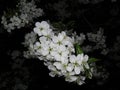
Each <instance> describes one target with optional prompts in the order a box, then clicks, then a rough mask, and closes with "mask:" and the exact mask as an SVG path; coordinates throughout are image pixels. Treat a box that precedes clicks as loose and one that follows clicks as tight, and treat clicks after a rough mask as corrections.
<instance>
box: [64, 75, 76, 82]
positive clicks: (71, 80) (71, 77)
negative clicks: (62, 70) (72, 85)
mask: <svg viewBox="0 0 120 90" xmlns="http://www.w3.org/2000/svg"><path fill="white" fill-rule="evenodd" d="M77 79H78V77H77V76H68V77H66V78H65V81H69V82H74V81H76V80H77Z"/></svg>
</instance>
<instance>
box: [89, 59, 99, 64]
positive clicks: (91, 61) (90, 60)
mask: <svg viewBox="0 0 120 90" xmlns="http://www.w3.org/2000/svg"><path fill="white" fill-rule="evenodd" d="M96 61H98V59H97V58H90V59H89V60H88V63H89V64H90V63H93V62H96Z"/></svg>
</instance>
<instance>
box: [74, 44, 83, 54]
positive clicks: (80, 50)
mask: <svg viewBox="0 0 120 90" xmlns="http://www.w3.org/2000/svg"><path fill="white" fill-rule="evenodd" d="M75 50H76V54H77V55H78V54H81V53H83V51H82V49H81V47H80V45H79V44H75Z"/></svg>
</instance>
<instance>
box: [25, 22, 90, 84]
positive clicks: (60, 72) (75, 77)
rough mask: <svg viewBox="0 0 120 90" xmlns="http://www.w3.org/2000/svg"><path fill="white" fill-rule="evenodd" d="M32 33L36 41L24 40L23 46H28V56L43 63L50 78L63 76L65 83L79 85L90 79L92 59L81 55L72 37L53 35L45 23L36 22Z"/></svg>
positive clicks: (61, 33)
mask: <svg viewBox="0 0 120 90" xmlns="http://www.w3.org/2000/svg"><path fill="white" fill-rule="evenodd" d="M33 33H35V34H36V36H37V37H36V38H34V39H36V41H35V40H33V42H29V40H27V39H28V38H26V40H25V41H28V43H29V44H28V43H25V42H24V44H25V45H27V46H29V53H30V55H33V56H36V57H37V58H39V59H40V60H43V61H44V64H45V65H46V66H47V67H48V69H49V70H50V73H49V75H50V76H52V77H55V76H56V75H57V76H63V77H65V80H66V81H68V82H77V83H78V84H79V85H81V84H83V83H84V81H85V79H86V78H92V67H90V62H91V61H92V59H90V57H89V56H88V55H86V54H84V53H83V51H82V50H81V48H80V46H79V44H78V43H76V40H75V38H74V36H68V35H67V34H66V32H65V31H62V32H60V33H55V32H54V30H53V29H52V27H51V26H50V24H49V23H48V22H46V21H42V22H36V23H35V28H34V32H32V33H30V34H32V35H33ZM30 34H27V37H29V35H30ZM29 39H30V38H29ZM81 41H82V40H81ZM26 56H27V54H26ZM90 60H91V61H90Z"/></svg>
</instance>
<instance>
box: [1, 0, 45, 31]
mask: <svg viewBox="0 0 120 90" xmlns="http://www.w3.org/2000/svg"><path fill="white" fill-rule="evenodd" d="M16 8H17V9H18V10H17V12H15V14H14V15H7V13H8V12H4V15H3V16H2V21H1V23H2V24H3V26H4V28H5V29H7V32H11V31H12V30H14V29H20V28H21V27H25V25H28V24H30V23H31V22H32V21H33V19H34V18H37V17H40V16H42V15H43V10H42V9H41V8H37V6H36V5H35V2H34V1H33V0H32V1H31V2H27V0H20V2H19V3H18V5H16ZM9 12H10V11H9ZM10 16H11V17H10Z"/></svg>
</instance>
